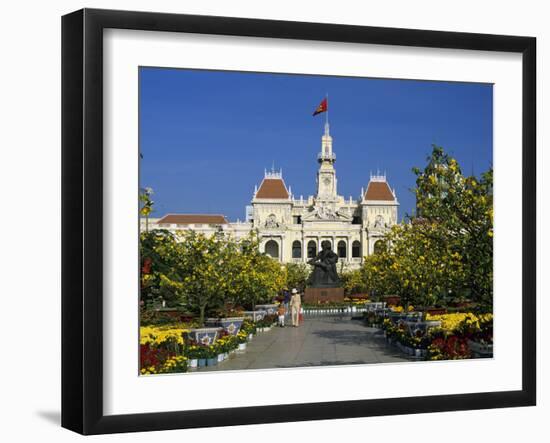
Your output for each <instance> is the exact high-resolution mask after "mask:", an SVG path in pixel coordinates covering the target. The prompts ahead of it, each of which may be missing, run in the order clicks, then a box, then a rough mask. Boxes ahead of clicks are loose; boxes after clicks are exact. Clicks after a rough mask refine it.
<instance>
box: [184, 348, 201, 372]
mask: <svg viewBox="0 0 550 443" xmlns="http://www.w3.org/2000/svg"><path fill="white" fill-rule="evenodd" d="M200 354H201V352H200V350H199V347H198V346H197V345H189V346H188V347H187V358H188V359H189V361H188V365H189V367H190V368H193V369H194V368H196V367H197V366H198V365H199V358H200V356H201V355H200Z"/></svg>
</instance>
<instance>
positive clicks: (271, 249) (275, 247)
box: [265, 240, 279, 259]
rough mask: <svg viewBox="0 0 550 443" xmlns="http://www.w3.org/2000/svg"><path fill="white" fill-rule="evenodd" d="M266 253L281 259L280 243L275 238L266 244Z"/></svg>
mask: <svg viewBox="0 0 550 443" xmlns="http://www.w3.org/2000/svg"><path fill="white" fill-rule="evenodd" d="M265 253H266V254H267V255H269V256H270V257H272V258H276V259H279V244H278V243H277V242H276V241H275V240H269V241H268V242H267V243H266V244H265Z"/></svg>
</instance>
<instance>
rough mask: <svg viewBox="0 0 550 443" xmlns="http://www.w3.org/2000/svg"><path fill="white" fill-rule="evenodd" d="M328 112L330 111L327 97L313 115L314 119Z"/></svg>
mask: <svg viewBox="0 0 550 443" xmlns="http://www.w3.org/2000/svg"><path fill="white" fill-rule="evenodd" d="M327 111H328V99H327V98H326V97H325V98H324V99H323V101H322V102H321V104H320V105H319V106H317V109H316V110H315V112H314V113H313V117H315V116H316V115H317V114H321V113H323V112H327Z"/></svg>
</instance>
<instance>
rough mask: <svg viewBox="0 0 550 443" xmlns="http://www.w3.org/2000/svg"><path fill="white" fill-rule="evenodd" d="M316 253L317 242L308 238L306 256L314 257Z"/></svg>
mask: <svg viewBox="0 0 550 443" xmlns="http://www.w3.org/2000/svg"><path fill="white" fill-rule="evenodd" d="M316 255H317V243H316V242H315V240H310V241H309V242H308V244H307V258H314V257H315V256H316Z"/></svg>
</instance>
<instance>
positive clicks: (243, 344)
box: [239, 343, 246, 351]
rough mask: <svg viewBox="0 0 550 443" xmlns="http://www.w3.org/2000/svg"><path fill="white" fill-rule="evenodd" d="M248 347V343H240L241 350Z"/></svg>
mask: <svg viewBox="0 0 550 443" xmlns="http://www.w3.org/2000/svg"><path fill="white" fill-rule="evenodd" d="M245 349H246V343H239V351H244V350H245Z"/></svg>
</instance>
